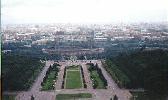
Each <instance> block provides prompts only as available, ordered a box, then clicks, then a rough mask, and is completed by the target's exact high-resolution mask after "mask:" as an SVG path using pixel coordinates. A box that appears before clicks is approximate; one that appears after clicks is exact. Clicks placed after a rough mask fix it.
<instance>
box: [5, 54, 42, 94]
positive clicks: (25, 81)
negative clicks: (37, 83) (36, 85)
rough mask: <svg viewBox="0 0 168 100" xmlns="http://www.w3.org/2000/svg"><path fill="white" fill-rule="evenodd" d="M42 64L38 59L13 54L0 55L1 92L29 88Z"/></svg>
mask: <svg viewBox="0 0 168 100" xmlns="http://www.w3.org/2000/svg"><path fill="white" fill-rule="evenodd" d="M43 66H44V63H41V62H40V59H38V58H34V57H28V56H20V55H15V54H2V88H3V90H8V91H15V90H27V89H29V88H30V86H31V85H32V83H33V82H34V80H35V79H36V77H37V76H38V74H39V72H40V71H41V70H42V68H43Z"/></svg>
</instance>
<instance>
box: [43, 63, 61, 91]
mask: <svg viewBox="0 0 168 100" xmlns="http://www.w3.org/2000/svg"><path fill="white" fill-rule="evenodd" d="M58 71H59V69H58V66H57V65H53V66H52V67H50V68H49V70H48V71H47V73H46V76H45V78H44V80H43V82H42V90H53V89H54V86H53V85H54V83H55V82H54V80H56V76H57V75H58Z"/></svg>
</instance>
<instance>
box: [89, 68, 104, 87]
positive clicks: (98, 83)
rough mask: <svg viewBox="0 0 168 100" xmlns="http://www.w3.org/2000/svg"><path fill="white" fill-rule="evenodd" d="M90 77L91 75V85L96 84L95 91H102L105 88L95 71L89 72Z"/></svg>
mask: <svg viewBox="0 0 168 100" xmlns="http://www.w3.org/2000/svg"><path fill="white" fill-rule="evenodd" d="M90 75H91V79H93V80H92V81H93V84H94V85H96V84H97V87H96V88H97V89H104V88H105V86H104V82H103V81H102V80H101V79H100V77H99V74H98V73H97V71H96V70H94V71H91V72H90Z"/></svg>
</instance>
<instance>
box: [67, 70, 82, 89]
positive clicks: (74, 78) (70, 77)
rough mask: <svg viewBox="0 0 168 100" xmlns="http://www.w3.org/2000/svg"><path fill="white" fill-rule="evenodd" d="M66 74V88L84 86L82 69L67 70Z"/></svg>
mask: <svg viewBox="0 0 168 100" xmlns="http://www.w3.org/2000/svg"><path fill="white" fill-rule="evenodd" d="M66 73H67V75H66V86H65V87H66V88H67V89H75V88H81V87H82V81H81V75H80V71H70V70H67V72H66Z"/></svg>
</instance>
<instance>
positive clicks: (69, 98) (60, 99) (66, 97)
mask: <svg viewBox="0 0 168 100" xmlns="http://www.w3.org/2000/svg"><path fill="white" fill-rule="evenodd" d="M80 98H92V94H90V93H78V94H58V95H57V96H56V100H76V99H80Z"/></svg>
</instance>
